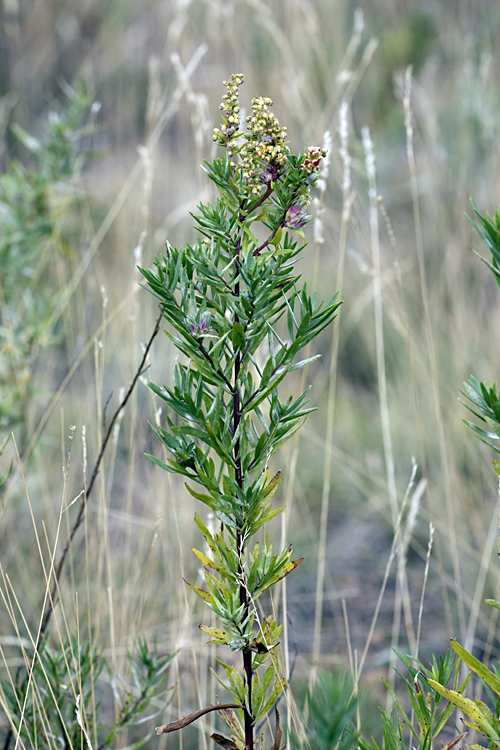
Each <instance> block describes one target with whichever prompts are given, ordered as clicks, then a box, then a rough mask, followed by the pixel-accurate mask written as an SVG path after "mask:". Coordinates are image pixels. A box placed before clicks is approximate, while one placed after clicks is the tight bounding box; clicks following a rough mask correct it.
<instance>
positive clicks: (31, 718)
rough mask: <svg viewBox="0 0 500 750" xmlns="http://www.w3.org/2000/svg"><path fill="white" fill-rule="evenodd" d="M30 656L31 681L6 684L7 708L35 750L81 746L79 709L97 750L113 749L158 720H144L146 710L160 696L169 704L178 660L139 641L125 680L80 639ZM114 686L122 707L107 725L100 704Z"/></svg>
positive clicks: (3, 689) (3, 688)
mask: <svg viewBox="0 0 500 750" xmlns="http://www.w3.org/2000/svg"><path fill="white" fill-rule="evenodd" d="M25 656H26V657H27V658H28V660H29V663H30V664H33V668H32V671H30V679H29V680H28V681H25V682H24V683H23V684H22V685H17V686H16V687H13V686H12V684H11V683H10V682H8V681H7V680H5V681H2V685H1V693H2V695H3V701H4V705H3V708H4V710H5V712H6V714H7V716H8V717H9V720H10V723H11V725H13V726H15V727H16V730H19V736H20V738H21V739H22V741H23V742H24V743H26V745H28V746H30V747H31V746H37V745H38V746H39V747H79V746H80V745H81V739H82V730H81V728H80V726H79V723H78V722H77V718H76V713H75V709H76V708H77V707H78V710H79V714H80V717H81V721H82V724H83V726H84V728H85V731H86V732H87V735H88V736H89V738H90V741H91V742H92V743H93V747H94V750H98V749H99V750H100V749H101V748H106V747H110V746H111V743H112V742H113V740H114V738H115V737H116V735H118V734H119V733H121V732H123V731H124V730H125V729H126V728H130V727H133V726H136V725H138V724H142V723H143V722H144V721H149V720H150V719H151V717H152V715H153V716H154V712H153V713H152V714H151V712H150V713H149V715H148V716H146V717H144V711H145V709H146V708H148V707H149V706H150V704H151V701H152V699H153V698H154V697H155V696H157V697H158V698H160V697H163V699H165V696H166V695H167V690H166V689H165V682H166V680H167V679H168V676H169V671H168V670H169V667H170V664H171V661H172V658H173V657H172V656H159V655H158V653H157V650H156V648H154V649H153V650H152V651H150V649H149V646H148V644H147V643H146V641H145V640H139V641H138V642H137V644H136V646H135V649H134V652H133V653H129V654H128V656H127V661H128V667H129V670H130V678H129V679H125V678H123V677H121V676H119V675H117V674H115V673H114V672H113V670H112V669H111V667H110V665H109V664H108V662H107V660H106V659H105V658H104V656H103V654H102V651H101V650H99V649H98V648H96V647H95V646H92V647H91V646H90V645H89V644H88V643H87V644H82V643H79V642H77V641H76V639H73V640H71V641H70V640H66V641H65V642H64V643H63V644H62V645H60V646H59V647H52V646H50V645H49V644H48V643H47V641H43V642H42V645H41V647H40V649H39V652H38V655H37V657H36V659H33V653H30V652H27V653H25ZM105 674H108V676H109V679H107V680H106V679H105ZM110 683H111V685H112V688H113V694H114V697H115V703H116V707H117V708H116V713H115V716H114V720H113V722H112V723H111V725H105V724H104V723H102V720H101V716H102V714H103V713H104V711H103V709H102V707H101V703H102V702H103V701H104V699H105V698H106V696H107V694H109V684H110ZM149 737H150V734H146V735H145V736H143V737H141V739H140V741H139V742H138V743H135V744H134V747H135V748H138V747H141V746H142V745H143V744H144V743H145V742H146V741H147V740H148V739H149Z"/></svg>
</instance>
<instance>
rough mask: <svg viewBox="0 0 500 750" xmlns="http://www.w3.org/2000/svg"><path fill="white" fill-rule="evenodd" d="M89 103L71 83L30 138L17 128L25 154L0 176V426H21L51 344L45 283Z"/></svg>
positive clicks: (60, 243) (71, 191)
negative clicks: (64, 100) (38, 363)
mask: <svg viewBox="0 0 500 750" xmlns="http://www.w3.org/2000/svg"><path fill="white" fill-rule="evenodd" d="M89 106H90V100H89V97H88V94H87V93H86V91H85V89H84V88H83V87H79V88H78V89H77V90H76V91H75V92H74V95H73V98H72V99H71V100H70V101H69V103H68V105H67V106H66V107H65V108H61V107H60V108H59V109H58V111H54V112H53V113H52V114H51V117H50V118H49V119H48V122H47V126H46V133H45V135H44V136H43V137H41V138H40V139H38V138H35V137H34V136H32V135H30V134H29V133H27V132H26V131H24V130H23V129H21V128H20V127H18V126H15V127H14V128H13V131H14V133H15V135H16V136H17V138H18V140H19V141H20V142H21V143H22V145H23V146H24V147H25V149H26V150H27V151H28V152H29V157H28V158H27V160H26V163H24V162H21V161H20V160H11V161H10V162H9V163H8V164H7V167H6V169H5V171H4V173H3V174H2V175H1V176H0V352H1V357H0V361H1V365H0V424H1V426H2V429H3V430H10V429H12V427H13V426H14V425H16V424H19V423H22V422H23V420H24V416H25V409H26V405H27V402H28V400H29V398H30V395H31V392H32V385H31V380H32V373H33V367H34V364H35V357H36V356H37V354H38V352H39V351H40V350H41V349H44V348H47V347H50V346H53V345H54V343H55V341H56V326H55V320H54V311H55V309H56V305H57V302H58V295H57V293H54V280H52V283H47V282H48V281H49V280H50V274H51V269H52V268H53V262H54V257H55V255H57V254H61V253H62V254H67V252H68V248H67V246H66V244H65V241H64V236H63V232H62V223H63V220H64V218H65V217H66V216H67V215H68V214H69V211H70V209H71V207H72V205H73V203H74V201H75V198H76V196H77V192H76V191H75V186H74V182H75V177H76V176H77V175H78V173H79V171H80V169H81V166H82V157H81V140H82V134H83V132H84V131H82V129H81V128H82V123H83V120H84V119H85V116H86V114H87V113H88V110H89Z"/></svg>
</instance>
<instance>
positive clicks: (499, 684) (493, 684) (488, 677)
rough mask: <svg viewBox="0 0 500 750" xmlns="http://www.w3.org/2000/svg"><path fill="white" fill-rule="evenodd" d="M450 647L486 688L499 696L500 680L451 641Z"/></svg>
mask: <svg viewBox="0 0 500 750" xmlns="http://www.w3.org/2000/svg"><path fill="white" fill-rule="evenodd" d="M451 647H452V649H453V651H455V653H457V654H458V655H459V657H460V658H461V659H462V661H463V662H464V664H467V666H468V667H469V669H472V671H473V672H475V673H476V674H478V675H479V677H481V678H482V679H483V680H484V681H485V683H486V684H487V685H488V687H490V688H491V689H492V690H494V691H495V693H496V694H497V695H500V679H499V678H498V677H497V676H496V675H495V674H494V673H493V672H492V671H491V670H489V669H488V667H486V666H485V665H484V664H483V663H482V662H481V661H479V659H476V657H475V656H472V654H470V653H469V652H468V651H467V650H466V649H465V648H464V647H463V646H461V645H460V644H459V643H457V641H455V640H453V639H452V640H451Z"/></svg>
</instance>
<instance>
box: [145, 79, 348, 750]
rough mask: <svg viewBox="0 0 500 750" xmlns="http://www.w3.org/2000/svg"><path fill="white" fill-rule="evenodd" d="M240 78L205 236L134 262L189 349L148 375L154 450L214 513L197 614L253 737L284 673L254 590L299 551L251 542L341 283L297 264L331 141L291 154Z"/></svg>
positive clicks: (204, 208)
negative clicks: (290, 380) (167, 379)
mask: <svg viewBox="0 0 500 750" xmlns="http://www.w3.org/2000/svg"><path fill="white" fill-rule="evenodd" d="M242 82H243V77H242V76H238V75H235V76H232V77H231V79H230V81H229V82H227V83H225V86H226V89H227V93H226V94H225V96H224V100H223V103H222V105H221V109H222V112H223V116H222V120H223V122H222V126H221V128H217V129H216V130H215V131H214V140H215V142H216V143H218V144H219V145H221V146H222V147H223V148H224V149H225V153H224V155H223V156H222V158H221V159H216V160H215V161H214V162H213V163H208V162H206V163H205V172H206V174H207V175H208V177H209V178H210V179H211V180H212V182H213V183H214V184H215V185H216V187H217V190H218V192H219V195H220V197H219V198H218V199H217V201H216V202H215V204H213V205H211V204H208V205H205V204H201V205H200V206H199V214H198V215H196V216H195V217H194V219H195V221H196V225H197V228H198V231H199V233H200V235H201V237H200V239H198V241H197V243H196V244H194V245H188V246H187V247H186V248H183V249H177V248H174V247H171V246H170V245H169V244H167V250H166V253H165V254H164V255H163V256H162V257H161V258H157V259H156V261H155V264H154V268H153V269H150V270H146V269H142V274H143V276H144V278H145V279H146V282H147V286H148V287H149V290H150V291H151V292H152V293H153V294H154V295H155V297H156V298H157V300H158V302H159V304H160V307H161V310H162V312H163V316H164V318H165V320H166V321H167V323H168V329H167V330H166V335H167V336H168V337H169V338H170V340H171V341H172V342H173V344H174V346H175V347H176V348H177V350H178V351H179V352H181V354H183V355H184V357H185V360H184V361H181V362H180V363H179V364H177V365H176V366H175V369H174V378H173V384H171V385H164V386H162V387H160V386H158V385H154V384H151V388H152V390H153V391H154V392H155V393H156V394H157V396H159V398H161V399H162V400H163V401H165V402H166V404H167V406H168V413H167V417H166V425H165V427H159V428H158V429H155V432H156V434H157V436H158V438H159V439H160V441H161V442H162V444H163V446H164V448H165V450H166V454H167V458H166V460H160V459H158V458H156V457H154V456H150V458H151V459H152V460H153V461H154V462H155V463H156V464H157V465H158V466H160V467H162V468H163V469H165V470H166V471H168V472H171V473H174V474H180V475H182V476H184V477H186V478H187V479H188V480H190V484H186V488H187V490H188V492H189V493H190V494H191V495H192V496H193V497H195V498H196V499H198V500H200V502H202V503H203V504H205V505H206V506H207V507H208V508H210V510H211V511H212V512H213V513H214V515H215V517H216V518H217V519H218V521H219V522H220V524H221V527H220V530H219V531H218V532H217V533H215V534H214V533H212V532H210V531H209V530H208V528H207V527H206V526H205V524H204V523H203V521H202V520H201V519H200V518H199V517H198V516H197V517H196V525H197V527H198V529H199V531H200V532H201V534H202V536H203V537H204V539H205V541H206V543H207V545H208V548H209V551H210V555H207V554H205V553H204V552H200V551H199V550H193V552H194V554H195V555H196V556H197V557H198V559H199V560H201V562H202V563H203V565H204V566H205V571H206V572H205V584H206V588H203V589H202V588H198V587H195V586H191V588H192V589H193V590H194V591H195V592H196V593H197V594H198V596H200V597H201V599H202V600H203V601H204V602H205V603H206V604H207V606H208V607H209V608H210V609H211V610H212V611H213V612H214V613H215V614H216V615H217V617H218V618H219V619H220V620H221V621H222V623H223V629H219V628H213V627H205V626H201V628H202V630H203V631H204V632H205V633H207V635H209V636H210V638H211V642H212V643H217V644H224V645H226V646H227V647H228V648H229V650H230V651H241V653H242V657H243V672H242V673H240V672H238V670H237V669H236V667H234V666H233V665H229V664H224V663H223V662H220V663H221V665H222V667H223V669H224V672H225V680H222V679H221V678H220V677H218V679H219V680H220V682H221V684H223V685H224V687H225V688H226V689H227V690H228V691H229V693H231V695H232V696H233V699H234V701H235V707H238V706H239V707H241V710H240V711H239V712H237V713H238V714H239V716H237V714H236V713H235V712H234V711H232V713H231V715H230V719H227V721H228V722H229V726H230V728H231V730H232V735H231V736H232V739H231V740H227V742H228V743H233V745H234V747H238V748H242V747H244V746H246V747H247V748H248V750H252V748H253V731H254V726H255V722H256V721H258V720H259V719H260V718H261V717H264V716H265V715H266V713H267V712H268V711H269V709H270V708H271V706H272V705H273V703H274V701H275V700H276V698H277V696H278V695H279V694H280V692H281V691H282V689H283V686H284V683H283V680H282V679H281V677H280V676H279V669H278V663H277V655H276V646H277V643H278V641H277V638H278V636H279V632H280V630H281V627H280V626H279V625H277V623H276V622H275V621H274V619H273V618H272V617H268V618H264V619H262V618H261V616H259V615H258V614H257V609H256V604H255V602H256V600H257V599H258V598H259V597H260V596H261V595H262V593H263V592H264V591H266V590H267V589H269V588H270V587H271V586H273V585H274V584H276V583H277V582H278V581H280V580H281V579H282V578H284V577H285V576H286V575H288V574H289V573H290V572H291V571H292V570H294V568H296V567H297V565H299V563H300V562H301V560H292V549H291V547H285V549H283V550H282V551H280V552H275V551H274V550H273V547H272V545H271V544H270V543H269V541H268V539H267V537H265V538H264V539H263V540H260V541H256V542H254V543H253V544H252V545H250V544H249V541H250V539H251V538H252V537H253V536H255V534H256V533H257V532H258V531H259V530H260V529H261V527H262V526H263V525H264V524H265V523H267V522H268V521H270V520H271V519H272V518H273V517H274V516H276V515H277V514H278V513H280V511H281V510H282V509H281V508H278V509H275V508H273V505H272V498H273V496H274V495H275V493H276V491H277V489H278V486H279V483H280V481H281V473H280V472H278V473H277V474H275V475H274V476H271V474H270V473H269V470H268V463H269V461H270V459H271V457H272V456H273V455H274V453H276V451H277V450H278V449H279V448H280V447H281V446H282V445H283V444H284V443H285V442H286V441H287V440H289V439H290V437H291V436H292V435H293V434H294V433H295V432H296V430H298V429H299V428H300V426H301V425H302V424H303V422H304V420H305V418H306V417H307V415H308V414H309V413H310V412H311V411H312V409H311V408H308V407H307V400H306V399H307V394H308V389H307V390H306V391H305V392H304V393H302V394H300V395H299V396H298V397H293V396H288V397H286V398H283V397H282V396H281V395H280V393H279V391H278V387H279V386H280V385H281V384H282V382H283V380H284V379H285V377H286V376H287V375H288V374H289V373H291V372H293V371H295V370H298V369H300V368H302V367H304V366H306V365H307V364H309V363H310V362H312V361H313V360H315V359H316V356H308V355H306V356H305V357H304V358H303V359H300V357H299V353H300V352H301V351H302V350H303V349H304V348H305V347H307V346H308V345H309V344H310V343H311V342H312V341H313V340H314V339H315V338H316V337H317V336H318V335H319V334H320V333H321V331H323V330H324V329H325V328H326V327H327V326H328V325H329V324H330V323H331V321H332V320H333V318H334V317H335V312H336V310H337V308H338V306H339V304H340V303H339V302H337V300H336V295H335V296H334V297H333V299H331V300H330V302H328V303H327V304H323V303H318V302H317V300H316V295H315V294H312V295H311V294H310V293H309V291H308V289H307V286H306V285H303V286H299V277H298V276H297V274H296V272H295V270H294V262H295V261H296V260H297V259H298V256H299V253H301V252H302V251H303V250H304V247H305V245H304V244H303V233H302V227H303V226H304V225H305V223H306V222H307V221H308V219H309V217H307V216H306V214H305V213H304V208H305V206H306V205H307V203H308V201H309V191H310V188H311V186H313V185H314V184H315V181H316V179H317V173H318V169H319V165H320V163H321V159H322V158H323V157H324V155H325V152H323V151H322V150H321V149H318V148H309V149H307V150H306V151H305V152H304V153H301V154H299V155H298V156H297V155H294V154H293V153H292V152H291V150H290V149H289V148H288V147H287V146H286V145H285V136H286V129H285V128H281V127H280V126H279V123H278V121H277V120H276V118H275V117H274V115H273V114H272V112H270V110H269V106H270V105H271V104H272V102H271V101H270V100H269V99H264V98H262V97H256V98H255V99H254V100H253V102H252V114H251V115H250V116H249V117H248V118H247V121H246V122H247V130H246V131H245V132H243V131H241V130H240V119H239V106H238V88H239V86H240V85H241V84H242ZM294 233H295V234H294ZM296 235H298V236H299V238H301V239H302V242H301V243H300V244H299V242H298V241H297V239H296ZM262 236H265V238H266V239H264V240H262ZM257 237H260V238H261V239H257ZM193 483H194V484H195V485H201V487H202V488H203V491H200V490H198V489H195V488H194V487H193V486H192V484H193ZM226 718H227V717H226ZM241 720H242V721H241ZM175 724H176V726H175V728H178V723H175ZM162 731H165V732H167V731H171V729H170V728H169V727H168V725H166V726H165V727H163V728H159V732H160V733H161V732H162ZM276 731H277V734H278V731H279V722H277V729H276ZM219 739H220V737H219ZM217 741H219V740H217ZM275 741H276V740H275Z"/></svg>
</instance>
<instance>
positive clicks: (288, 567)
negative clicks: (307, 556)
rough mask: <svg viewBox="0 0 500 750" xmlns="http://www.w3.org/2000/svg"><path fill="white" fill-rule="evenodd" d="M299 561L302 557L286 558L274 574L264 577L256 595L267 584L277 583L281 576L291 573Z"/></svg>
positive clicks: (302, 560) (264, 588)
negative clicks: (296, 558) (264, 579)
mask: <svg viewBox="0 0 500 750" xmlns="http://www.w3.org/2000/svg"><path fill="white" fill-rule="evenodd" d="M301 562H304V558H303V557H301V558H299V559H298V560H288V562H286V563H285V564H284V565H283V566H281V567H280V568H279V570H277V571H276V573H275V574H274V575H272V576H271V577H270V578H268V579H266V581H265V582H264V584H263V585H262V586H259V588H258V596H260V595H261V594H262V592H263V591H265V590H266V589H268V588H269V586H274V584H275V583H278V581H281V579H282V578H285V576H287V575H288V574H289V573H291V572H292V570H295V568H298V567H299V565H300V563H301Z"/></svg>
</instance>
